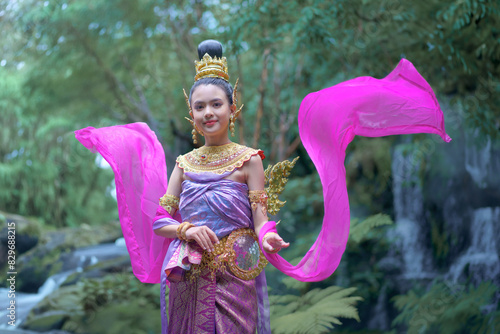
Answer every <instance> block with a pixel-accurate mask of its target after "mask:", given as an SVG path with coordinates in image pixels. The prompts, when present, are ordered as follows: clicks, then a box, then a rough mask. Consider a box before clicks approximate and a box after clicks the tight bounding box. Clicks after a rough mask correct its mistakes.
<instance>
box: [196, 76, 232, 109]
mask: <svg viewBox="0 0 500 334" xmlns="http://www.w3.org/2000/svg"><path fill="white" fill-rule="evenodd" d="M201 85H214V86H217V87H220V88H221V89H222V90H223V91H224V93H226V96H227V100H228V101H229V105H232V104H233V86H231V84H230V83H229V82H227V81H226V80H224V79H220V78H211V77H208V78H203V79H200V80H198V81H196V82H195V83H194V85H193V86H192V87H191V90H190V91H189V103H191V95H192V94H193V92H194V90H195V89H196V87H198V86H201Z"/></svg>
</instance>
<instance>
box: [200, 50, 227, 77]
mask: <svg viewBox="0 0 500 334" xmlns="http://www.w3.org/2000/svg"><path fill="white" fill-rule="evenodd" d="M194 64H195V66H196V75H195V77H194V81H195V82H196V81H198V80H200V79H202V78H207V77H212V78H221V79H223V80H225V81H227V82H229V74H228V72H227V60H226V57H220V58H218V57H217V56H214V57H213V58H212V57H211V56H210V55H209V54H208V53H205V55H204V56H203V58H202V59H201V60H200V61H197V60H195V61H194Z"/></svg>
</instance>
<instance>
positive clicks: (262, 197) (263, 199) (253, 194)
mask: <svg viewBox="0 0 500 334" xmlns="http://www.w3.org/2000/svg"><path fill="white" fill-rule="evenodd" d="M248 199H249V200H250V204H251V205H252V210H253V211H257V205H258V204H261V205H262V214H263V215H264V216H266V215H267V191H265V190H250V191H249V192H248Z"/></svg>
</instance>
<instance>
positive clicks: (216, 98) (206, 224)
mask: <svg viewBox="0 0 500 334" xmlns="http://www.w3.org/2000/svg"><path fill="white" fill-rule="evenodd" d="M198 53H199V55H200V59H201V60H200V62H197V74H196V77H195V80H196V81H195V84H194V85H193V87H192V88H191V92H190V97H189V99H188V104H189V108H190V111H189V114H190V116H191V122H192V124H193V127H194V129H193V131H197V132H199V133H200V134H202V135H203V137H204V139H205V145H204V146H202V147H200V148H198V149H195V150H193V151H191V152H189V153H187V154H185V155H182V156H180V157H179V158H178V159H177V164H176V166H175V168H174V170H173V172H172V175H171V177H170V181H169V186H168V189H167V192H166V195H165V196H163V198H162V208H163V209H165V210H162V208H160V209H159V214H158V217H157V220H156V221H155V223H154V226H153V228H154V231H155V234H157V235H159V236H163V237H165V238H171V239H175V240H174V241H173V242H172V243H171V245H170V248H169V252H168V253H167V256H166V260H165V262H168V263H167V265H166V266H165V269H166V272H167V279H168V280H169V281H170V292H169V307H168V310H169V324H168V328H169V333H213V332H214V331H215V332H216V333H255V332H256V329H257V324H258V323H259V321H258V317H259V313H260V314H261V316H262V315H263V314H264V313H266V312H267V310H265V309H264V308H263V307H261V309H260V310H259V308H258V305H259V300H260V304H261V305H264V300H265V299H266V298H267V297H266V292H265V291H263V290H265V278H264V274H263V273H262V274H260V270H261V269H262V268H261V267H262V266H263V265H261V266H260V267H259V266H258V265H257V264H256V263H255V264H253V265H252V264H247V267H248V266H249V267H255V268H254V272H251V270H247V269H248V268H244V273H245V275H239V272H232V271H231V270H230V269H229V268H228V267H231V265H232V263H228V261H229V262H231V261H233V262H234V261H238V260H236V259H233V260H228V258H229V257H230V253H231V250H232V249H234V245H235V244H238V243H243V244H248V243H249V242H250V244H252V245H254V249H255V250H257V252H256V253H254V255H257V253H259V252H258V249H259V247H258V242H257V240H256V237H254V239H253V243H252V239H251V238H248V237H247V239H241V240H236V241H233V239H235V236H236V235H239V234H241V233H246V235H247V236H251V235H255V236H257V235H259V232H260V229H261V227H262V226H263V224H264V223H266V222H267V221H268V220H269V219H268V217H267V194H266V192H265V190H264V168H263V165H262V159H263V158H264V155H263V152H262V151H261V150H257V149H253V148H249V147H245V146H242V145H238V144H236V143H233V142H231V141H230V139H229V130H230V128H232V127H234V118H235V115H236V112H237V108H236V105H235V101H234V100H233V88H232V87H231V85H230V84H229V82H228V81H227V79H228V75H227V66H226V65H225V62H226V60H225V58H222V46H221V45H220V43H218V42H216V41H212V40H208V41H205V42H203V43H201V44H200V45H199V47H198ZM194 135H195V133H194ZM194 138H196V137H194ZM165 211H166V212H165ZM176 213H180V217H181V221H182V223H181V224H179V222H178V221H176V220H174V219H173V218H172V217H174V216H175V215H176ZM249 231H254V233H252V232H249ZM288 246H289V244H288V243H285V242H284V241H283V239H282V238H281V237H280V236H279V235H278V234H277V233H273V232H270V233H268V234H267V235H266V236H265V238H263V241H262V247H263V250H264V251H266V252H269V253H275V252H277V251H279V250H280V249H281V248H284V247H288ZM250 247H251V246H250ZM238 249H239V248H238ZM242 251H243V253H244V254H242V257H245V256H247V257H248V256H249V254H250V253H248V251H249V250H248V249H247V250H242ZM254 258H255V259H257V257H255V256H254ZM262 261H265V260H264V259H263V257H262ZM233 265H234V263H233ZM257 275H258V277H257ZM239 276H240V277H239ZM256 280H257V281H258V282H256ZM257 291H260V294H258V293H257ZM261 322H265V321H264V320H262V321H261ZM261 327H269V325H268V324H266V325H263V326H261ZM260 331H261V332H262V329H261V330H260Z"/></svg>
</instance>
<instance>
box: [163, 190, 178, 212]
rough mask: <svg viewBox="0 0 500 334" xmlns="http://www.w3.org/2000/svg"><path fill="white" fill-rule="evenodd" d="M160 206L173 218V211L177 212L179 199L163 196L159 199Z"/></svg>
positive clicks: (168, 195)
mask: <svg viewBox="0 0 500 334" xmlns="http://www.w3.org/2000/svg"><path fill="white" fill-rule="evenodd" d="M160 205H161V206H162V207H163V208H164V209H165V210H167V212H168V214H169V215H171V216H173V215H174V213H175V211H177V210H179V197H177V196H174V195H170V194H165V195H163V197H162V198H160Z"/></svg>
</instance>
